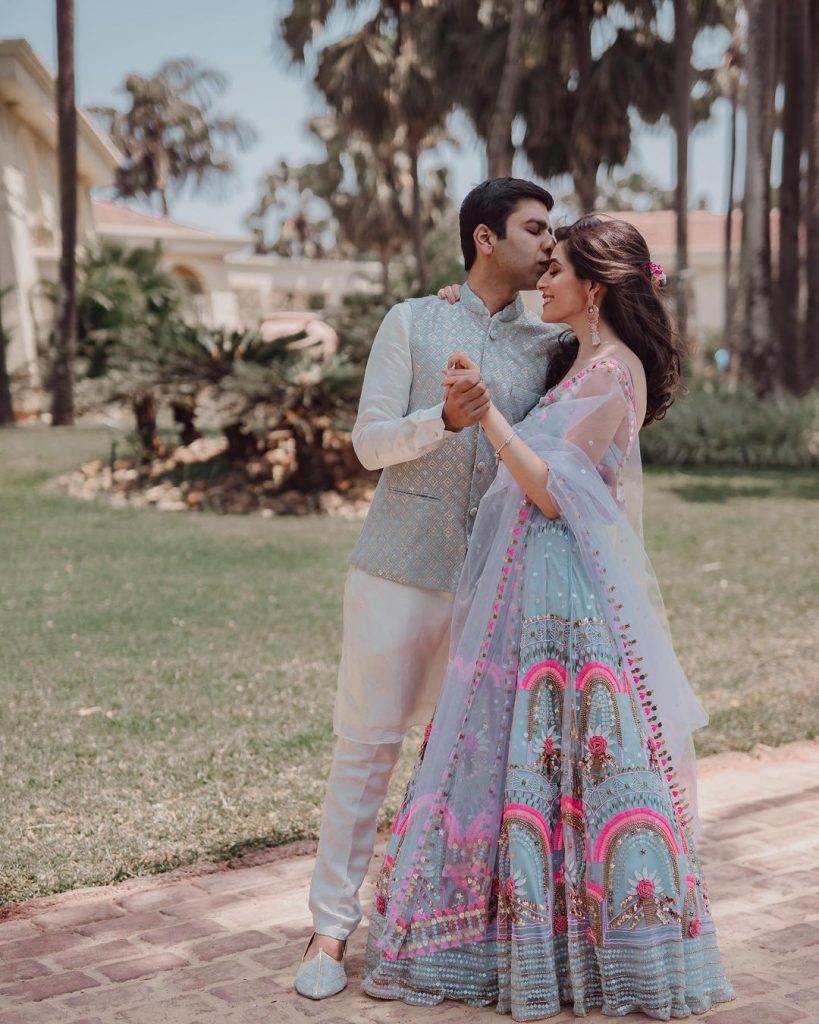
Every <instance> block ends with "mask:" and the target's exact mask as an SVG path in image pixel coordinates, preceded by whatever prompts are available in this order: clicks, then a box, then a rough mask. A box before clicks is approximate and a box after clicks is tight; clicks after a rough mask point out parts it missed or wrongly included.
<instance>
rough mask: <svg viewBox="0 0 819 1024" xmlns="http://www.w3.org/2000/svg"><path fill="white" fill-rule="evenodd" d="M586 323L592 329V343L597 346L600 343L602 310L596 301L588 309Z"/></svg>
mask: <svg viewBox="0 0 819 1024" xmlns="http://www.w3.org/2000/svg"><path fill="white" fill-rule="evenodd" d="M586 323H587V324H588V325H589V330H590V331H591V343H592V345H593V346H594V348H597V346H598V345H599V344H600V310H599V309H598V308H597V306H596V305H595V304H594V303H592V304H591V305H590V306H589V307H588V309H587V310H586Z"/></svg>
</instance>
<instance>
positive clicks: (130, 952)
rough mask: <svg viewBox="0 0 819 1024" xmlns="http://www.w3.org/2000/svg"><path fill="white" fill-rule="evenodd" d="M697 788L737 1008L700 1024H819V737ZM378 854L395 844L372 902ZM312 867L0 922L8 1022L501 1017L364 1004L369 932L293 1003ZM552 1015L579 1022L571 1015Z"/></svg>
mask: <svg viewBox="0 0 819 1024" xmlns="http://www.w3.org/2000/svg"><path fill="white" fill-rule="evenodd" d="M700 780H701V781H700V799H701V804H702V809H703V817H704V824H705V835H704V838H703V842H702V844H701V851H702V857H703V861H704V867H705V872H706V875H707V878H708V881H709V887H710V890H711V895H712V897H713V903H714V907H715V912H716V920H717V927H718V928H719V932H720V940H721V947H722V951H723V954H724V957H725V961H726V968H727V971H728V974H729V977H730V978H731V981H732V982H733V984H734V986H735V988H736V989H737V992H738V998H737V1000H736V1001H735V1002H733V1003H728V1004H725V1005H724V1006H723V1007H722V1008H717V1009H715V1010H713V1011H710V1012H709V1013H706V1014H705V1015H704V1016H703V1017H701V1018H699V1019H700V1020H702V1021H712V1020H713V1021H718V1022H719V1024H791V1022H799V1021H803V1022H806V1024H819V801H817V796H819V742H813V743H795V744H790V745H788V746H785V747H780V748H778V749H776V750H771V749H767V748H766V749H762V750H757V751H756V752H755V753H754V754H753V755H747V754H726V755H718V756H717V757H712V758H705V759H703V761H701V762H700ZM381 856H383V845H382V846H381V848H380V851H379V856H378V857H377V858H376V861H375V863H374V865H373V872H371V877H370V879H369V881H368V885H367V890H366V892H365V906H366V905H367V904H368V902H369V897H370V893H371V887H372V875H373V874H374V873H375V871H377V869H378V866H379V864H380V857H381ZM312 863H313V861H312V857H311V856H304V855H302V856H293V857H290V858H284V859H279V860H276V861H273V862H271V863H268V864H263V865H261V866H255V867H245V868H241V869H237V870H232V871H219V872H213V873H210V874H200V875H196V876H190V875H187V876H182V877H179V876H178V875H177V876H176V877H174V876H165V878H164V879H163V878H147V879H139V880H136V881H134V882H131V883H127V884H125V885H122V886H112V887H110V888H104V889H94V890H86V891H85V892H81V893H72V894H68V895H66V896H63V897H59V898H58V899H56V900H49V901H42V902H41V903H39V904H34V905H32V906H31V907H29V908H26V910H27V911H30V913H27V915H26V916H21V917H17V918H15V919H12V920H8V921H5V922H0V1024H52V1022H54V1024H113V1022H117V1024H120V1022H121V1024H194V1022H196V1024H217V1022H218V1024H255V1022H265V1024H292V1022H300V1024H303V1022H305V1021H315V1022H316V1024H399V1022H400V1024H404V1022H407V1024H427V1022H429V1024H460V1022H464V1024H476V1022H477V1024H488V1022H489V1021H491V1020H497V1019H498V1018H497V1015H496V1014H495V1013H494V1011H493V1010H491V1009H488V1010H472V1009H469V1008H468V1007H463V1006H460V1005H458V1004H455V1003H445V1004H443V1005H442V1006H440V1007H438V1008H435V1009H411V1008H409V1007H407V1006H404V1004H403V1003H384V1002H378V1001H376V1000H372V999H368V998H367V997H365V996H363V995H361V993H360V990H359V985H358V982H359V979H360V975H361V961H362V949H363V945H364V938H365V931H364V929H363V928H361V929H359V931H358V932H357V933H356V935H355V937H354V940H353V942H352V943H351V949H350V953H349V956H348V964H349V972H348V973H349V975H350V984H349V986H348V988H347V990H346V991H345V992H344V993H343V994H342V995H340V996H337V997H335V998H334V999H328V1000H325V1001H324V1002H321V1003H316V1002H312V1001H310V1000H307V999H302V998H301V997H300V996H297V995H295V993H294V992H293V989H292V987H291V986H292V978H293V973H294V971H295V968H296V964H297V962H298V960H299V958H300V956H301V952H302V949H303V946H304V944H305V942H306V940H307V937H308V935H309V932H310V928H309V923H308V917H307V913H306V902H307V887H308V883H309V879H310V872H311V869H312ZM506 1019H509V1018H506ZM551 1019H552V1020H554V1021H560V1022H565V1021H570V1020H576V1018H575V1017H574V1016H573V1015H572V1014H571V1013H569V1012H568V1011H564V1012H563V1013H562V1014H560V1015H559V1016H558V1017H553V1018H551ZM587 1019H588V1020H589V1021H590V1022H595V1021H600V1022H602V1021H604V1020H606V1021H607V1020H610V1018H608V1017H605V1018H604V1017H602V1016H600V1015H598V1014H592V1015H591V1016H590V1017H588V1018H587ZM620 1019H621V1020H623V1021H637V1020H640V1021H643V1022H645V1020H646V1019H647V1018H645V1017H642V1016H640V1017H638V1016H629V1017H624V1018H620Z"/></svg>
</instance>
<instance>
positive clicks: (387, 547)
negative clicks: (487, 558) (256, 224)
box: [350, 285, 559, 591]
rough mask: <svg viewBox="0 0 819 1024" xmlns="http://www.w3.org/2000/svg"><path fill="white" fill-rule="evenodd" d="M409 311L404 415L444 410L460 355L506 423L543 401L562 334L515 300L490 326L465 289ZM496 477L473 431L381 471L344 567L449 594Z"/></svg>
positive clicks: (413, 302)
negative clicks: (445, 376)
mask: <svg viewBox="0 0 819 1024" xmlns="http://www.w3.org/2000/svg"><path fill="white" fill-rule="evenodd" d="M409 304H410V308H411V312H412V328H411V332H410V352H411V356H412V387H411V389H410V397H409V405H408V407H407V409H406V412H405V415H409V414H410V413H413V412H415V411H417V410H419V409H427V408H430V407H431V406H434V405H435V404H436V403H439V402H440V401H441V397H442V392H441V372H442V369H443V367H444V366H445V364H446V360H447V357H448V356H449V355H450V354H451V353H452V352H454V351H456V350H461V351H464V352H466V354H467V355H468V356H470V358H471V359H474V361H475V362H476V363H477V364H478V365H479V366H480V368H481V372H482V374H483V377H484V379H485V381H486V383H487V385H488V387H489V390H490V393H491V395H492V399H493V401H494V402H495V405H496V406H497V407H498V408H499V409H500V411H501V412H502V413H503V415H504V416H505V417H506V418H507V419H508V420H509V422H510V423H518V422H519V421H520V420H522V419H523V418H524V416H526V414H527V413H528V412H529V410H530V409H531V408H532V407H533V406H534V405H535V403H536V402H537V401H538V400H539V399H540V398H541V397H542V395H543V394H544V392H545V390H546V389H545V380H546V370H547V365H548V359H549V355H550V353H551V352H552V351H553V349H554V346H555V344H556V339H557V336H558V334H559V330H558V329H557V328H555V327H554V326H551V325H546V324H544V323H542V322H541V320H539V319H538V318H537V317H535V316H534V315H533V314H531V313H529V312H528V311H527V310H526V308H525V307H524V304H523V300H522V299H521V298H520V296H518V297H517V298H516V299H515V301H514V302H512V303H511V304H510V305H508V306H506V307H505V308H504V309H502V310H500V311H499V312H498V313H495V315H494V316H490V315H489V310H488V309H487V308H486V306H485V305H484V304H483V301H482V300H481V299H480V298H478V296H477V295H476V294H475V293H474V292H473V291H472V290H471V289H470V288H469V287H468V286H467V285H464V286H463V288H462V290H461V300H460V302H458V303H455V304H454V305H450V304H449V303H448V302H443V301H442V300H440V299H438V298H435V297H426V298H423V299H410V300H409ZM495 469H496V466H495V456H494V453H493V450H492V446H491V445H490V444H489V442H488V441H487V439H486V437H485V436H484V434H483V431H482V430H481V429H480V428H479V427H478V426H477V425H476V426H474V427H468V428H467V429H465V430H462V431H460V432H459V433H457V434H453V435H451V436H450V437H448V438H447V439H446V441H445V442H444V444H442V445H441V446H440V447H438V448H436V449H434V450H433V451H430V452H428V453H427V454H425V455H421V456H420V457H419V458H416V459H413V460H412V461H410V462H402V463H399V464H397V465H394V466H387V468H386V469H384V470H383V472H382V474H381V479H380V480H379V481H378V486H377V487H376V490H375V496H374V498H373V503H372V506H371V508H370V512H369V514H368V516H367V519H366V521H365V523H364V528H363V530H362V531H361V535H360V537H359V539H358V542H357V544H356V545H355V548H354V549H353V552H352V554H351V555H350V563H351V564H352V565H354V566H356V567H357V568H359V569H363V570H364V572H367V573H369V574H370V575H372V576H380V577H383V578H384V579H389V580H394V581H395V582H396V583H404V584H407V585H409V586H414V587H429V588H431V589H433V590H447V591H454V590H455V589H456V588H457V584H458V578H459V576H460V574H461V567H462V566H463V562H464V558H465V557H466V545H467V541H468V539H469V535H470V533H471V531H472V524H473V523H474V521H475V516H476V515H477V511H478V502H479V501H480V500H481V498H482V497H483V495H484V493H485V492H486V490H487V488H488V487H489V485H490V483H491V482H492V480H493V478H494V475H495Z"/></svg>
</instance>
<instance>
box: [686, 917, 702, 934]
mask: <svg viewBox="0 0 819 1024" xmlns="http://www.w3.org/2000/svg"><path fill="white" fill-rule="evenodd" d="M701 930H702V924H701V922H700V919H699V918H698V917H695V918H694V919H693V921H691V922H690V924H689V925H688V934H689V935H690V936H691V938H692V939H696V937H697V936H698V935H699V934H700V931H701Z"/></svg>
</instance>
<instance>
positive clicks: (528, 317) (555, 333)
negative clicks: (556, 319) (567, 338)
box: [520, 309, 562, 338]
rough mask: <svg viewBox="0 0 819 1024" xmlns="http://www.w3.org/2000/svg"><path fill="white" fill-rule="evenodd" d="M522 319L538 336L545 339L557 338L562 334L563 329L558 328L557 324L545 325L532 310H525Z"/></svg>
mask: <svg viewBox="0 0 819 1024" xmlns="http://www.w3.org/2000/svg"><path fill="white" fill-rule="evenodd" d="M520 319H521V320H522V321H523V322H524V323H525V324H526V325H527V327H529V328H531V330H533V331H535V332H536V333H537V334H540V335H542V336H543V337H544V338H557V337H559V335H560V334H561V332H562V328H561V327H558V325H557V324H545V323H544V322H543V321H542V320H541V319H540V317H539V316H538V315H537V313H535V312H534V311H533V310H531V309H524V310H523V313H522V314H521V316H520Z"/></svg>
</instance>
